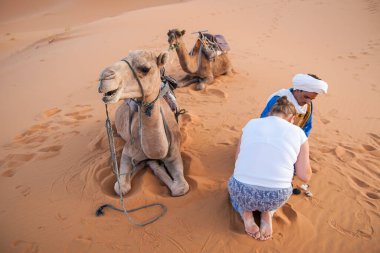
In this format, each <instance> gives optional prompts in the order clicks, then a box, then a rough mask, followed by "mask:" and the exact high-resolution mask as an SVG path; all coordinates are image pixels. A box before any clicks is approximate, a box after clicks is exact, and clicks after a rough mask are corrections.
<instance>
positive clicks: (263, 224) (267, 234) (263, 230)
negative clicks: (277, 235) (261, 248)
mask: <svg viewBox="0 0 380 253" xmlns="http://www.w3.org/2000/svg"><path fill="white" fill-rule="evenodd" d="M273 213H274V212H270V211H269V212H262V213H261V221H260V240H262V241H265V240H268V239H270V238H271V237H272V233H273V230H272V216H273Z"/></svg>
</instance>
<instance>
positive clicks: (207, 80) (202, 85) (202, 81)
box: [195, 76, 214, 90]
mask: <svg viewBox="0 0 380 253" xmlns="http://www.w3.org/2000/svg"><path fill="white" fill-rule="evenodd" d="M213 82H214V77H213V76H207V77H205V78H202V79H200V81H199V83H198V84H197V85H196V86H195V89H196V90H203V89H204V88H205V87H206V84H211V83H213Z"/></svg>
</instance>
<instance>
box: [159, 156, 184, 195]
mask: <svg viewBox="0 0 380 253" xmlns="http://www.w3.org/2000/svg"><path fill="white" fill-rule="evenodd" d="M164 163H165V167H166V168H167V169H168V172H169V173H170V175H171V177H172V178H173V184H172V185H171V187H169V188H170V190H171V192H172V196H181V195H184V194H186V193H187V192H188V191H189V184H188V183H187V181H186V179H185V177H184V175H183V163H182V158H181V154H180V153H179V152H178V154H177V155H173V156H172V157H169V158H167V159H165V160H164Z"/></svg>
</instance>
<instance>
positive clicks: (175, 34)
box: [168, 29, 186, 49]
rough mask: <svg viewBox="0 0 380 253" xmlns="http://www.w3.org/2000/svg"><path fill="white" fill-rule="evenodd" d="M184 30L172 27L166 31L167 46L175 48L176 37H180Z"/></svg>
mask: <svg viewBox="0 0 380 253" xmlns="http://www.w3.org/2000/svg"><path fill="white" fill-rule="evenodd" d="M185 32H186V31H185V30H182V31H180V30H178V29H172V30H169V32H168V42H169V48H170V49H175V48H177V47H178V39H179V38H181V37H182V36H183V35H184V34H185Z"/></svg>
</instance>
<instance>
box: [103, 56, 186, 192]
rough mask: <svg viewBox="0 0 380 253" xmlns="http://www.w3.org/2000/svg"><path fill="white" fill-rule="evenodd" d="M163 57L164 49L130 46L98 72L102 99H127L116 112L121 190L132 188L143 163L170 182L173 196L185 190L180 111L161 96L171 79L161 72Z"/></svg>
mask: <svg viewBox="0 0 380 253" xmlns="http://www.w3.org/2000/svg"><path fill="white" fill-rule="evenodd" d="M167 60H168V53H167V52H162V53H160V54H156V53H154V52H151V51H143V50H139V51H132V52H130V53H129V54H128V56H127V57H126V58H124V59H122V60H121V61H117V62H115V63H113V64H112V65H111V66H109V67H107V68H106V69H104V70H103V72H102V73H101V75H100V83H99V88H98V91H99V93H102V94H103V102H104V103H106V104H109V103H117V102H118V101H119V100H124V101H125V102H124V103H122V104H121V105H120V106H119V107H118V108H117V110H116V115H115V125H116V130H117V132H118V134H119V135H120V136H121V137H122V138H123V139H124V140H125V145H124V147H123V150H122V154H121V159H120V174H119V178H118V180H117V182H116V183H115V186H114V189H115V192H116V193H117V194H119V195H120V194H126V193H127V192H128V191H129V190H130V189H131V181H132V178H133V176H134V175H136V172H137V171H138V170H139V169H141V168H144V167H146V165H148V166H149V167H150V168H151V169H152V170H153V172H154V174H155V175H157V176H158V177H159V178H160V179H161V180H162V181H163V182H164V183H165V184H166V185H167V186H168V187H169V189H170V191H171V194H172V196H180V195H184V194H186V193H187V192H188V190H189V185H188V183H187V182H186V180H185V177H184V172H183V161H182V157H181V150H180V141H181V134H180V129H179V125H178V122H177V120H178V119H177V118H176V116H178V114H176V113H178V111H177V109H176V108H172V107H171V106H170V105H169V103H167V102H166V100H165V99H166V98H167V96H168V95H170V94H169V93H170V90H168V86H169V83H168V82H167V81H166V80H167V79H165V78H164V76H163V75H162V72H161V71H160V70H161V69H162V67H163V66H164V64H165V63H166V62H167ZM118 182H120V185H119V183H118Z"/></svg>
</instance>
